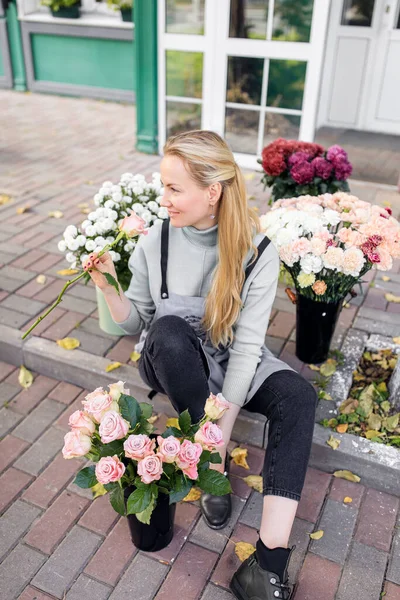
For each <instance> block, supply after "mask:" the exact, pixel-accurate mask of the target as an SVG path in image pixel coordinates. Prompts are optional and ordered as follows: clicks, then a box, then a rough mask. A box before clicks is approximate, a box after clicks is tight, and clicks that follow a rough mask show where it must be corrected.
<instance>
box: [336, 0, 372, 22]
mask: <svg viewBox="0 0 400 600" xmlns="http://www.w3.org/2000/svg"><path fill="white" fill-rule="evenodd" d="M374 3H375V0H343V12H342V21H341V24H342V25H352V26H355V27H371V23H372V13H373V12H374Z"/></svg>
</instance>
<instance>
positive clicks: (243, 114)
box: [225, 108, 260, 154]
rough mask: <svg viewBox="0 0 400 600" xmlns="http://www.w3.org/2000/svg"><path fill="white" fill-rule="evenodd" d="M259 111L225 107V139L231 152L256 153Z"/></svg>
mask: <svg viewBox="0 0 400 600" xmlns="http://www.w3.org/2000/svg"><path fill="white" fill-rule="evenodd" d="M259 120H260V113H259V111H258V110H257V111H255V110H240V109H239V108H227V109H226V114H225V139H226V141H227V142H228V144H229V145H230V147H231V150H232V151H233V152H243V153H245V154H256V153H257V138H258V124H259Z"/></svg>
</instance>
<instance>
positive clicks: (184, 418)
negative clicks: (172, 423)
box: [179, 409, 192, 434]
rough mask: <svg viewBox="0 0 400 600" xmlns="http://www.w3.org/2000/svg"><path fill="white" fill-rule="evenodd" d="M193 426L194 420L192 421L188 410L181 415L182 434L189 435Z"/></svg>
mask: <svg viewBox="0 0 400 600" xmlns="http://www.w3.org/2000/svg"><path fill="white" fill-rule="evenodd" d="M191 425H192V419H191V416H190V413H189V411H188V409H186V410H184V411H183V412H182V413H181V414H180V415H179V427H180V429H181V431H182V433H186V434H187V433H189V430H190V427H191Z"/></svg>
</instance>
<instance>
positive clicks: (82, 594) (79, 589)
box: [66, 575, 112, 600]
mask: <svg viewBox="0 0 400 600" xmlns="http://www.w3.org/2000/svg"><path fill="white" fill-rule="evenodd" d="M111 591H112V590H111V588H109V587H108V586H107V585H104V584H103V583H99V582H98V581H94V580H93V579H90V578H89V577H85V575H80V576H79V577H78V579H77V581H76V582H75V583H74V585H73V586H72V588H71V589H70V590H69V592H68V594H67V595H66V600H93V599H94V598H96V600H107V598H108V597H109V595H110V594H111Z"/></svg>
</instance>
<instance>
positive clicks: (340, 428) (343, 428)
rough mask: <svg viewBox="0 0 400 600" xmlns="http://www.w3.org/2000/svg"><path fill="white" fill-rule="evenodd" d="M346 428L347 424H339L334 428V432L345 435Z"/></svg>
mask: <svg viewBox="0 0 400 600" xmlns="http://www.w3.org/2000/svg"><path fill="white" fill-rule="evenodd" d="M348 428H349V424H348V423H341V424H340V425H338V426H337V427H336V431H337V432H338V433H346V431H347V430H348Z"/></svg>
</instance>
